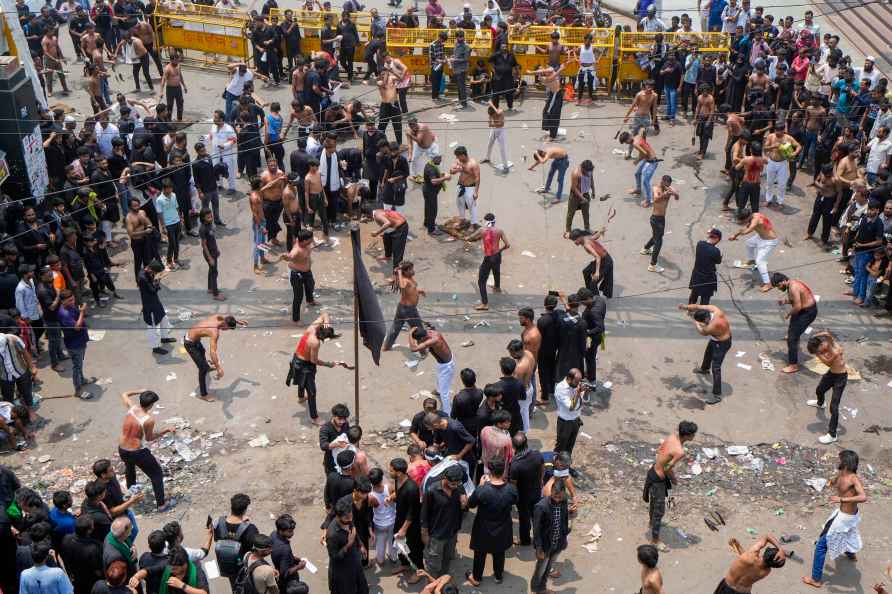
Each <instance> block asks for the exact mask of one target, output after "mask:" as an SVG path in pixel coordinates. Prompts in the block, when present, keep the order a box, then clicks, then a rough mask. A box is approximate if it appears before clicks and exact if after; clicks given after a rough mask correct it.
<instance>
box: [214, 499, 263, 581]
mask: <svg viewBox="0 0 892 594" xmlns="http://www.w3.org/2000/svg"><path fill="white" fill-rule="evenodd" d="M249 505H251V498H250V497H248V496H247V495H245V494H244V493H236V494H235V495H233V496H232V497H230V499H229V515H228V516H220V517H219V518H217V519H216V520H214V522H213V524H212V527H213V529H214V540H215V541H217V542H218V543H219V542H220V541H221V540H237V541H238V543H239V551H238V559H239V560H242V559H244V558H245V555H247V554H248V551H250V550H251V547H253V546H254V538H255V537H256V536H257V535H258V534H259V533H260V531H259V530H257V526H255V525H254V524H252V523H251V522H250V521H248V518H247V514H248V506H249ZM242 526H244V527H243V528H242ZM240 528H241V534H239V531H240V530H239V529H240ZM217 562H218V563H219V564H220V565H221V569H222V563H220V557H219V555H218V556H217ZM221 574H222V575H223V576H224V577H227V578H229V584H230V586H232V591H233V592H235V578H236V576H235V575H229V573H228V572H227V573H223V572H222V571H221Z"/></svg>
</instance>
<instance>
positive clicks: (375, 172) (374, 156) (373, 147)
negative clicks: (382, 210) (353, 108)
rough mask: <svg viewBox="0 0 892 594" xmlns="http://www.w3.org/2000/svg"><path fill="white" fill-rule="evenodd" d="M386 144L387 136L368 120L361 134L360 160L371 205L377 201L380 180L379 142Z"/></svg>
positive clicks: (373, 121)
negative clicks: (366, 181)
mask: <svg viewBox="0 0 892 594" xmlns="http://www.w3.org/2000/svg"><path fill="white" fill-rule="evenodd" d="M382 141H383V142H384V143H385V144H386V143H387V135H386V134H385V133H384V132H382V131H381V130H378V127H377V125H376V124H375V120H374V119H372V118H369V119H368V120H367V121H366V123H365V132H363V133H362V158H363V164H364V169H365V177H366V179H368V180H369V192H370V197H369V200H371V202H372V204H374V203H375V202H376V200H377V199H378V182H379V180H380V179H381V160H380V154H381V142H382Z"/></svg>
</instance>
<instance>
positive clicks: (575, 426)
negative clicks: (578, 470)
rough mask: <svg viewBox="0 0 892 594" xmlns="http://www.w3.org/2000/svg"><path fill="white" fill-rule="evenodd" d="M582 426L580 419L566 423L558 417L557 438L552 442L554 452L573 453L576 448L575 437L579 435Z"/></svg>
mask: <svg viewBox="0 0 892 594" xmlns="http://www.w3.org/2000/svg"><path fill="white" fill-rule="evenodd" d="M581 426H582V421H581V420H580V419H573V420H572V421H567V420H565V419H562V418H560V417H558V420H557V438H556V439H555V441H554V451H555V452H567V453H568V454H572V453H573V448H574V447H576V436H577V435H579V428H580V427H581Z"/></svg>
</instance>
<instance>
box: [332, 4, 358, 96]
mask: <svg viewBox="0 0 892 594" xmlns="http://www.w3.org/2000/svg"><path fill="white" fill-rule="evenodd" d="M337 33H338V35H340V36H341V55H340V60H339V61H340V63H341V67H342V68H343V69H344V71H345V72H346V73H347V81H348V82H351V83H352V82H353V54H355V53H356V46H358V45H359V32H358V31H357V30H356V25H355V24H354V23H353V21H352V20H350V13H349V12H347V11H346V10H345V11H344V12H343V14H341V22H340V23H338V28H337Z"/></svg>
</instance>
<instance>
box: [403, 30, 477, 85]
mask: <svg viewBox="0 0 892 594" xmlns="http://www.w3.org/2000/svg"><path fill="white" fill-rule="evenodd" d="M440 31H446V32H447V33H448V37H447V38H446V43H445V44H444V45H445V47H446V51H447V53H448V52H449V51H451V50H452V48H454V47H455V32H456V29H408V28H407V29H403V28H388V29H387V51H388V52H390V53H392V54H393V55H395V56H399V59H400V60H401V61H402V62H403V64H405V65H406V67H407V68H408V69H409V71H410V72H411V73H412V74H413V75H417V74H423V75H427V74H429V73H430V58H429V57H428V48H429V47H430V45H431V44H432V43H433V42H434V41H435V40H436V39H437V37H438V36H439V35H440ZM464 31H465V43H467V44H468V45H469V46H470V47H471V56H472V59H473V58H474V57H477V58H486V57H488V56H489V55H490V53H492V31H483V30H478V31H471V30H464ZM447 72H448V68H447Z"/></svg>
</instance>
